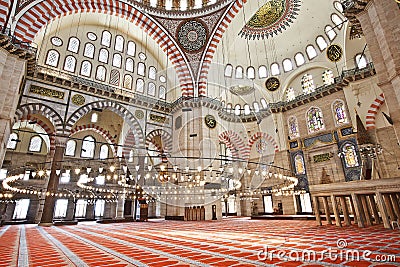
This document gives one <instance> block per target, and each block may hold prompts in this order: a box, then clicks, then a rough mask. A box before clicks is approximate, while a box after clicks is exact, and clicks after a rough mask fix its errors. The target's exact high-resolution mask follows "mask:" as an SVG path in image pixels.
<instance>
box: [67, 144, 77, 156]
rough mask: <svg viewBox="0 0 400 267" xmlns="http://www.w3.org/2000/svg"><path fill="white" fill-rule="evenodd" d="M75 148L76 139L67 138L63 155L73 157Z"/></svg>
mask: <svg viewBox="0 0 400 267" xmlns="http://www.w3.org/2000/svg"><path fill="white" fill-rule="evenodd" d="M75 150H76V141H75V140H68V142H67V144H66V146H65V156H70V157H74V156H75Z"/></svg>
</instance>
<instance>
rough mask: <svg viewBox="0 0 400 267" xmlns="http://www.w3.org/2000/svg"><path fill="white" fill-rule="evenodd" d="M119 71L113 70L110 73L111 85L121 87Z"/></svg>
mask: <svg viewBox="0 0 400 267" xmlns="http://www.w3.org/2000/svg"><path fill="white" fill-rule="evenodd" d="M119 76H120V75H119V71H118V70H112V71H111V73H110V84H112V85H116V86H119Z"/></svg>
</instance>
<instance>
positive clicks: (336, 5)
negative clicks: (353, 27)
mask: <svg viewBox="0 0 400 267" xmlns="http://www.w3.org/2000/svg"><path fill="white" fill-rule="evenodd" d="M333 6H334V7H335V8H336V10H337V11H339V12H340V13H343V6H342V4H341V3H340V2H338V1H335V2H334V3H333Z"/></svg>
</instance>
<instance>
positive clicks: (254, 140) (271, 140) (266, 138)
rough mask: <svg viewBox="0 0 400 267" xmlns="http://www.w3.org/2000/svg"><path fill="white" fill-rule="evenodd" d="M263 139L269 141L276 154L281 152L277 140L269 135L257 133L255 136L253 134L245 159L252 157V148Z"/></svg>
mask: <svg viewBox="0 0 400 267" xmlns="http://www.w3.org/2000/svg"><path fill="white" fill-rule="evenodd" d="M261 138H263V139H265V140H267V141H268V142H269V143H270V144H271V145H272V147H273V148H274V152H278V151H279V147H278V144H277V143H276V141H275V139H274V138H273V137H272V136H270V135H269V134H267V133H263V132H256V133H255V134H253V135H252V136H251V137H250V139H249V142H248V143H247V147H246V152H245V157H246V158H249V157H250V152H251V148H252V147H253V145H254V143H255V142H256V141H257V140H258V139H261Z"/></svg>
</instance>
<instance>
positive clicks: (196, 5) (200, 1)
mask: <svg viewBox="0 0 400 267" xmlns="http://www.w3.org/2000/svg"><path fill="white" fill-rule="evenodd" d="M202 5H203V0H194V6H193V8H201V6H202Z"/></svg>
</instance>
